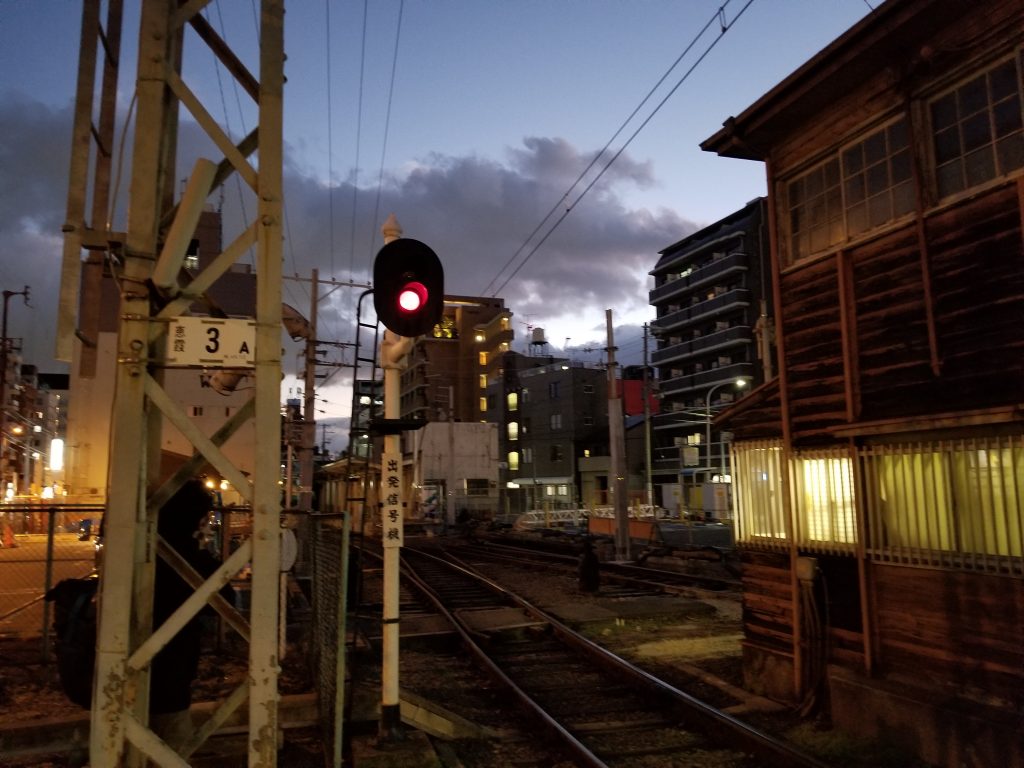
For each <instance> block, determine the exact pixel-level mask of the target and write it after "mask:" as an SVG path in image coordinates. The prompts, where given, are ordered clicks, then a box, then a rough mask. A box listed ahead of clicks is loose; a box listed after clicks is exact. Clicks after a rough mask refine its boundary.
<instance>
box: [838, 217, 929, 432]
mask: <svg viewBox="0 0 1024 768" xmlns="http://www.w3.org/2000/svg"><path fill="white" fill-rule="evenodd" d="M851 256H852V262H853V275H854V278H853V279H854V286H853V293H854V301H855V306H856V327H855V329H854V330H853V336H854V338H855V339H856V347H857V355H858V358H857V359H858V368H859V370H858V374H859V377H858V381H857V386H858V388H859V392H860V402H859V403H858V404H857V405H858V408H857V412H859V414H860V416H861V418H866V419H877V418H884V417H886V416H897V415H902V414H905V413H907V411H906V406H907V403H908V401H909V402H911V403H915V404H916V405H917V406H918V407H926V406H925V405H924V403H923V401H922V399H921V397H920V395H921V393H920V392H916V391H915V390H916V389H917V388H918V387H919V385H920V384H921V383H926V384H927V383H929V382H931V380H932V379H933V375H932V371H931V364H930V359H931V353H930V347H929V343H928V327H927V322H926V314H925V313H926V310H925V306H924V286H923V280H922V271H921V257H920V250H919V248H918V247H917V238H916V236H915V231H914V228H913V227H908V228H906V229H903V230H900V231H899V232H895V233H893V234H891V235H889V236H888V237H885V238H883V239H881V240H878V241H875V242H873V243H871V244H870V246H868V247H864V248H861V249H858V250H855V251H852V253H851Z"/></svg>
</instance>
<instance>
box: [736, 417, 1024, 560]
mask: <svg viewBox="0 0 1024 768" xmlns="http://www.w3.org/2000/svg"><path fill="white" fill-rule="evenodd" d="M732 456H733V468H734V469H733V482H734V487H733V491H734V498H735V500H736V540H737V542H738V543H741V544H742V545H743V546H745V547H749V548H755V549H758V548H760V549H773V550H785V549H787V548H788V547H789V542H790V541H791V540H792V541H795V543H796V545H797V546H798V547H799V548H800V549H801V550H803V551H814V552H821V553H826V554H843V553H852V552H853V550H854V547H855V546H856V544H857V543H858V541H859V538H860V536H861V532H860V531H859V530H858V527H857V519H858V516H857V510H858V505H859V506H860V508H861V509H862V510H863V519H864V521H865V523H864V524H865V529H866V530H865V533H864V546H865V551H866V553H867V556H868V557H869V558H870V559H872V560H875V561H878V562H887V563H899V564H903V565H917V566H926V567H944V568H957V569H962V570H977V571H986V572H991V573H1005V574H1012V575H1024V435H1010V436H1001V437H995V436H993V437H988V438H976V439H969V440H968V439H964V440H945V441H934V442H919V443H899V444H888V445H875V446H867V447H863V448H860V449H859V450H858V452H857V454H856V456H855V457H850V456H848V455H847V453H846V450H845V449H844V448H833V449H824V450H816V451H808V450H803V451H795V452H794V453H793V454H792V455H791V456H790V459H789V462H788V467H786V472H787V475H786V477H787V478H788V480H789V491H788V492H789V498H788V502H789V505H788V509H789V510H790V511H787V506H786V504H784V499H783V493H782V479H783V474H782V473H783V466H782V446H781V443H780V442H775V441H755V442H745V443H739V444H734V445H733V448H732ZM855 461H856V464H855V463H854V462H855ZM858 469H859V480H858V472H857V471H856V470H858ZM858 482H859V485H858ZM790 514H791V515H792V523H790V519H789V515H790Z"/></svg>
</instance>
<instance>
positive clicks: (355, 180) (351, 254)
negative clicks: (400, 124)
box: [348, 0, 370, 306]
mask: <svg viewBox="0 0 1024 768" xmlns="http://www.w3.org/2000/svg"><path fill="white" fill-rule="evenodd" d="M369 15H370V9H369V5H368V4H367V0H363V32H362V40H361V42H360V50H359V100H358V104H357V106H356V156H355V162H354V163H353V164H352V165H353V170H352V224H351V227H350V228H349V246H348V279H349V281H350V282H351V281H353V277H354V272H355V258H356V256H355V254H356V215H357V213H358V203H359V153H360V149H361V146H360V145H361V144H362V136H363V87H364V85H365V83H366V23H367V18H368V17H369ZM350 298H351V302H350V306H351V305H354V303H355V297H354V296H351V294H350Z"/></svg>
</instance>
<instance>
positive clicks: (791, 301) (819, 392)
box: [781, 256, 846, 443]
mask: <svg viewBox="0 0 1024 768" xmlns="http://www.w3.org/2000/svg"><path fill="white" fill-rule="evenodd" d="M836 264H837V256H831V257H829V258H826V259H822V260H820V261H818V262H816V263H814V264H810V265H809V266H807V267H805V268H803V269H800V270H799V271H794V272H789V273H784V274H783V275H782V296H783V297H785V298H784V300H783V306H782V309H781V316H782V328H783V333H784V334H785V337H786V359H785V366H786V375H787V382H788V385H789V401H790V414H789V416H790V425H791V428H792V431H793V440H794V443H797V442H799V441H813V440H814V439H815V438H818V439H819V440H820V439H821V438H828V437H829V428H830V427H834V426H837V425H839V424H845V423H846V396H845V389H844V384H845V380H844V368H843V357H842V353H843V344H842V334H841V330H840V314H839V281H838V275H837V272H836Z"/></svg>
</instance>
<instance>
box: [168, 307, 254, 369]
mask: <svg viewBox="0 0 1024 768" xmlns="http://www.w3.org/2000/svg"><path fill="white" fill-rule="evenodd" d="M255 352H256V323H255V322H254V321H253V320H247V319H244V318H217V317H175V318H172V319H171V323H170V327H169V328H168V330H167V347H166V353H167V354H166V358H165V362H166V364H167V365H169V366H175V367H188V366H203V367H209V368H248V367H251V366H252V365H253V358H254V356H255Z"/></svg>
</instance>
